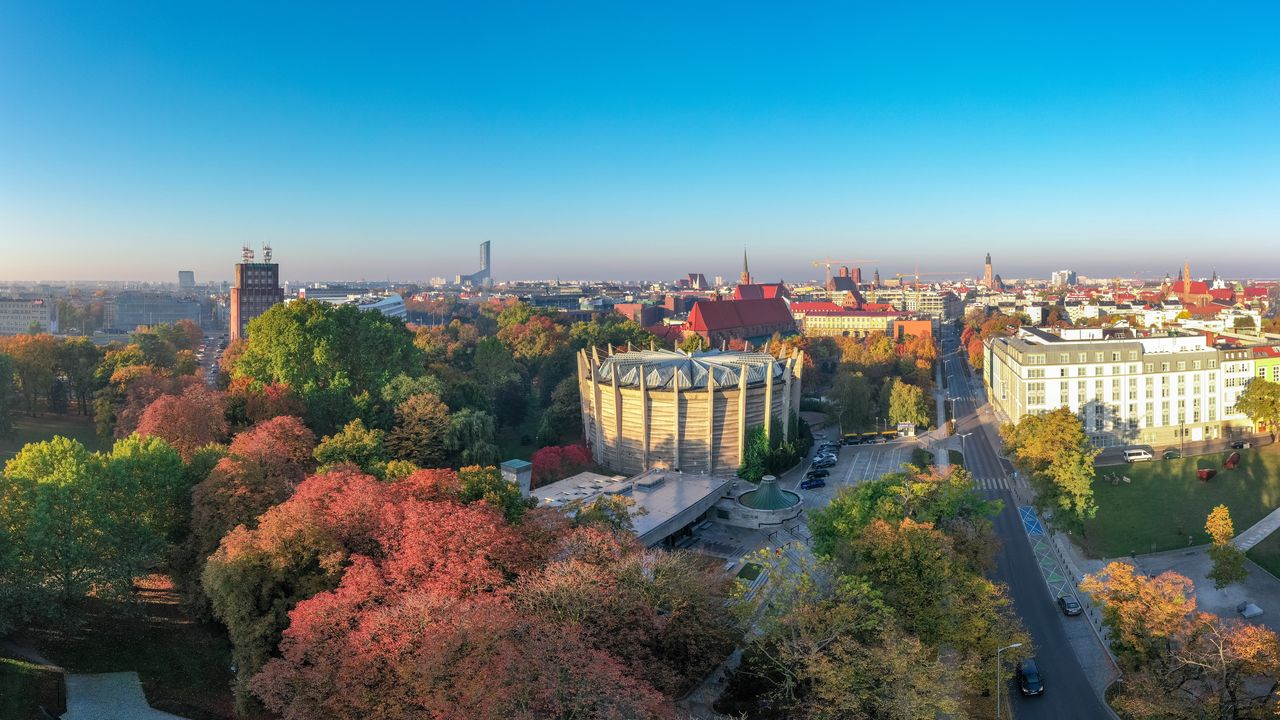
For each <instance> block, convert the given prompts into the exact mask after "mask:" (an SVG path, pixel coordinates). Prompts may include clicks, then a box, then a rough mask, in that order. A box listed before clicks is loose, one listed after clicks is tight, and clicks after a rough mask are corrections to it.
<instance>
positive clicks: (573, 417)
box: [537, 323, 582, 447]
mask: <svg viewBox="0 0 1280 720" xmlns="http://www.w3.org/2000/svg"><path fill="white" fill-rule="evenodd" d="M580 324H581V323H580ZM581 441H582V401H581V399H580V398H579V397H578V378H577V377H576V376H574V375H570V376H569V377H566V378H565V379H563V380H561V381H560V383H559V384H558V385H556V388H555V390H553V391H552V393H551V404H550V405H549V406H548V407H547V410H546V412H544V413H543V414H542V422H541V423H540V424H539V425H538V438H537V443H538V447H546V446H548V445H564V444H566V443H575V442H581Z"/></svg>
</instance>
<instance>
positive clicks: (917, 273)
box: [871, 268, 964, 312]
mask: <svg viewBox="0 0 1280 720" xmlns="http://www.w3.org/2000/svg"><path fill="white" fill-rule="evenodd" d="M930 275H946V276H948V277H964V273H963V272H959V271H956V270H939V271H936V272H920V269H919V268H917V269H916V271H915V272H909V273H894V274H893V276H894V277H896V278H898V287H899V288H901V287H902V278H906V277H909V278H915V283H916V284H915V288H916V312H919V311H920V278H921V276H924V277H929V276H930ZM902 299H903V303H904V304H905V302H906V299H907V294H906V291H903V293H902ZM871 302H875V298H874V297H873V298H872V300H871Z"/></svg>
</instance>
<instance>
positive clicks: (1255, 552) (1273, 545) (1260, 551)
mask: <svg viewBox="0 0 1280 720" xmlns="http://www.w3.org/2000/svg"><path fill="white" fill-rule="evenodd" d="M1245 554H1246V555H1248V556H1249V559H1250V560H1252V561H1254V562H1256V563H1258V564H1259V565H1261V566H1262V567H1263V568H1264V569H1265V570H1266V571H1267V572H1269V573H1271V574H1272V575H1275V576H1276V577H1280V532H1273V533H1271V534H1270V535H1268V536H1267V537H1266V539H1265V540H1263V541H1262V542H1260V543H1258V544H1257V545H1254V546H1253V547H1252V548H1249V552H1247V553H1245Z"/></svg>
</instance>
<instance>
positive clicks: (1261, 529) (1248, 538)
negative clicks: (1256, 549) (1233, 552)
mask: <svg viewBox="0 0 1280 720" xmlns="http://www.w3.org/2000/svg"><path fill="white" fill-rule="evenodd" d="M1276 528H1280V508H1276V509H1275V510H1272V511H1271V512H1270V513H1269V514H1268V515H1267V516H1266V517H1264V518H1262V519H1261V520H1259V521H1258V522H1256V523H1254V524H1253V527H1250V528H1249V529H1247V530H1245V531H1244V532H1242V533H1240V534H1239V535H1236V538H1235V539H1234V540H1232V541H1231V542H1232V543H1234V544H1235V546H1236V547H1238V548H1240V549H1241V550H1248V549H1249V548H1251V547H1253V546H1254V545H1257V544H1258V543H1260V542H1262V541H1263V540H1266V539H1267V536H1268V535H1270V534H1271V533H1273V532H1275V531H1276Z"/></svg>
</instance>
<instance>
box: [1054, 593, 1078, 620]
mask: <svg viewBox="0 0 1280 720" xmlns="http://www.w3.org/2000/svg"><path fill="white" fill-rule="evenodd" d="M1058 607H1059V608H1061V609H1062V614H1063V615H1079V614H1080V613H1082V612H1084V608H1083V607H1081V606H1080V601H1079V600H1076V596H1075V595H1062V596H1061V597H1059V598H1058Z"/></svg>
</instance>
